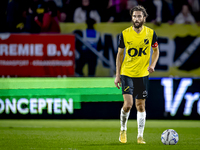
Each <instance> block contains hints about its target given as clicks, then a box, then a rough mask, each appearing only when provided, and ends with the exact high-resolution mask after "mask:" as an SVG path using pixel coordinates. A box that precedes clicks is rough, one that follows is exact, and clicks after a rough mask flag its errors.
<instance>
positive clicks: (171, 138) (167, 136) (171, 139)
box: [161, 129, 179, 145]
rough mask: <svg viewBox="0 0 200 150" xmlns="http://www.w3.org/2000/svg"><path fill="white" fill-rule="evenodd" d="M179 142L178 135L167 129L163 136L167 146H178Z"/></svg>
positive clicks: (163, 141)
mask: <svg viewBox="0 0 200 150" xmlns="http://www.w3.org/2000/svg"><path fill="white" fill-rule="evenodd" d="M178 140H179V137H178V133H177V132H176V131H175V130H173V129H167V130H165V131H164V132H163V133H162V135H161V141H162V143H163V144H165V145H176V144H177V143H178Z"/></svg>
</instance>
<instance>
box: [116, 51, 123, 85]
mask: <svg viewBox="0 0 200 150" xmlns="http://www.w3.org/2000/svg"><path fill="white" fill-rule="evenodd" d="M123 58H124V48H120V47H119V48H118V53H117V58H116V78H115V86H116V87H117V88H118V89H119V88H120V86H121V80H120V70H121V66H122V62H123Z"/></svg>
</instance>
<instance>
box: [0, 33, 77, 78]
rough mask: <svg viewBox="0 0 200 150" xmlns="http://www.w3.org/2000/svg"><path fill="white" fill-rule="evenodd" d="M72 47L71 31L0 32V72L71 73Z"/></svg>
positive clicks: (12, 74)
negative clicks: (37, 32) (40, 32)
mask: <svg viewBox="0 0 200 150" xmlns="http://www.w3.org/2000/svg"><path fill="white" fill-rule="evenodd" d="M74 51H75V37H74V35H62V34H0V76H5V77H6V76H10V77H57V76H74V66H75V62H74V61H75V56H74V55H75V54H74Z"/></svg>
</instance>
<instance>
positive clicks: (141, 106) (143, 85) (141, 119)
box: [134, 76, 149, 144]
mask: <svg viewBox="0 0 200 150" xmlns="http://www.w3.org/2000/svg"><path fill="white" fill-rule="evenodd" d="M148 82H149V80H148V76H146V77H142V78H139V79H137V80H135V82H134V85H135V87H136V88H137V90H136V101H135V106H136V109H137V124H138V135H137V139H138V140H137V142H138V143H140V144H145V141H144V139H143V133H144V128H145V122H146V110H145V100H146V98H147V96H148Z"/></svg>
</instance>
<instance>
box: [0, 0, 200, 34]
mask: <svg viewBox="0 0 200 150" xmlns="http://www.w3.org/2000/svg"><path fill="white" fill-rule="evenodd" d="M136 5H142V6H144V7H145V8H146V9H147V12H148V14H149V16H148V18H147V20H146V21H147V22H152V23H154V24H156V25H161V24H162V23H169V24H173V23H177V24H194V23H197V24H198V25H200V0H1V1H0V20H1V23H0V32H12V33H17V32H28V33H39V32H48V33H49V32H50V33H59V32H60V27H59V22H74V23H85V22H86V20H88V19H94V20H95V22H96V23H100V22H109V23H112V22H131V17H130V15H129V10H130V8H132V7H134V6H136Z"/></svg>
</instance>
